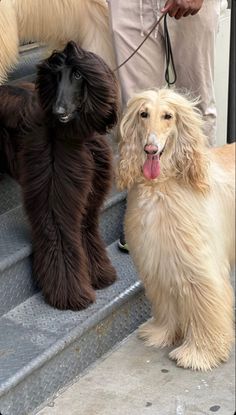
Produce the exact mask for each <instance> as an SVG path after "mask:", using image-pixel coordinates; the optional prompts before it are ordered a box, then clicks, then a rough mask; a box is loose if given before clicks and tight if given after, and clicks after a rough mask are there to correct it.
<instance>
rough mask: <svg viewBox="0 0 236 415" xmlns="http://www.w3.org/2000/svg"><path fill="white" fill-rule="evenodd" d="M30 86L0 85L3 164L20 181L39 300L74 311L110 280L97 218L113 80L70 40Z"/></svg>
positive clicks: (108, 164) (108, 173)
mask: <svg viewBox="0 0 236 415" xmlns="http://www.w3.org/2000/svg"><path fill="white" fill-rule="evenodd" d="M30 89H32V88H30V87H27V88H24V89H21V88H17V87H14V86H12V87H11V86H4V87H1V88H0V98H1V109H0V125H1V129H0V143H2V152H3V155H4V157H5V159H6V163H5V166H3V167H5V168H6V169H8V171H9V172H10V173H11V174H12V175H13V176H14V177H16V178H18V180H19V182H20V184H21V186H22V193H23V201H24V207H25V210H26V213H27V215H28V218H29V222H30V225H31V229H32V240H33V274H34V276H35V278H36V279H37V281H38V284H39V287H40V288H41V289H42V292H43V295H44V297H45V299H46V301H47V302H48V303H49V304H51V305H52V306H54V307H57V308H59V309H72V310H79V309H82V308H85V307H87V306H88V305H89V304H90V303H91V302H93V301H94V300H95V291H94V288H95V289H96V288H97V289H99V288H103V287H106V286H108V285H110V284H111V283H113V282H114V281H115V279H116V272H115V270H114V268H113V266H112V265H111V263H110V260H109V259H108V256H107V254H106V250H105V245H104V242H103V241H102V240H101V237H100V234H99V229H98V219H99V213H100V210H101V206H102V205H103V203H104V200H105V197H106V195H107V193H108V191H109V189H110V186H111V181H112V156H111V150H110V146H109V144H108V143H107V140H106V137H105V134H106V132H107V130H108V129H109V128H111V127H112V126H113V125H115V124H116V122H117V109H118V88H117V82H116V79H115V76H114V74H113V72H112V71H111V70H110V69H109V67H108V66H107V65H106V64H105V62H104V61H103V60H102V59H101V58H100V57H98V56H97V55H95V54H93V53H92V52H87V51H85V50H82V49H81V48H78V47H77V46H76V44H75V43H74V42H69V43H68V44H67V46H66V47H65V49H64V50H63V51H62V52H54V53H53V54H52V55H51V56H50V57H49V58H48V59H47V60H45V61H43V62H42V63H41V64H39V66H38V73H37V79H36V92H33V91H32V90H30ZM19 127H20V129H21V133H19V132H18V131H19Z"/></svg>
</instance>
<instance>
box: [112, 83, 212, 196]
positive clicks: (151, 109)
mask: <svg viewBox="0 0 236 415" xmlns="http://www.w3.org/2000/svg"><path fill="white" fill-rule="evenodd" d="M197 102H198V101H197V100H195V101H193V100H189V99H187V98H186V97H184V96H182V95H180V94H178V93H177V92H175V91H173V90H170V89H165V88H164V89H160V90H148V91H144V92H142V93H139V94H137V95H135V96H134V97H133V98H131V99H130V101H129V102H128V105H127V109H126V111H125V114H124V116H123V118H122V120H121V125H120V133H121V142H120V162H119V166H118V185H119V187H120V188H129V187H130V186H132V184H133V183H135V182H136V181H138V180H140V179H142V180H153V181H155V180H158V179H159V178H160V177H163V176H165V177H166V176H170V175H171V176H178V177H182V178H184V179H185V180H187V181H188V182H190V183H191V184H192V185H194V186H195V187H198V188H199V189H200V187H202V186H203V187H204V182H205V180H204V179H205V168H206V166H205V163H204V151H203V150H204V148H205V146H206V144H205V143H206V140H205V136H204V135H203V133H202V124H203V122H202V118H201V116H200V113H199V110H198V109H197V107H196V104H197ZM202 190H203V188H202Z"/></svg>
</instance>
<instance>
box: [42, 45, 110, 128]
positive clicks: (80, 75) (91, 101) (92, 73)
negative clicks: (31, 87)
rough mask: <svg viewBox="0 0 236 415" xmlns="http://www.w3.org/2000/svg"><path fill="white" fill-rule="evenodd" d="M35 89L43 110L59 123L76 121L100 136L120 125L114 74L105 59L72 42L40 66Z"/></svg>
mask: <svg viewBox="0 0 236 415" xmlns="http://www.w3.org/2000/svg"><path fill="white" fill-rule="evenodd" d="M36 88H37V90H38V94H39V100H40V103H41V106H42V108H43V109H44V111H45V112H47V113H49V114H50V116H53V117H55V118H56V120H57V121H58V122H61V123H69V122H72V121H73V120H76V121H77V122H79V123H80V124H81V125H82V124H83V125H84V126H86V128H87V129H88V130H95V131H97V132H99V133H105V132H106V131H107V130H108V129H109V128H111V127H113V125H115V124H116V122H117V114H118V85H117V81H116V78H115V75H114V73H113V72H112V70H111V69H110V68H109V67H108V66H107V65H106V63H105V62H104V61H103V60H102V58H100V57H99V56H97V55H96V54H94V53H92V52H88V51H85V50H83V49H81V48H79V47H78V46H77V45H76V44H75V43H74V42H72V41H71V42H69V43H68V44H67V46H66V47H65V49H64V50H63V51H61V52H54V53H53V54H52V55H51V56H50V57H49V58H48V59H46V60H45V61H43V62H42V63H41V64H39V65H38V75H37V80H36Z"/></svg>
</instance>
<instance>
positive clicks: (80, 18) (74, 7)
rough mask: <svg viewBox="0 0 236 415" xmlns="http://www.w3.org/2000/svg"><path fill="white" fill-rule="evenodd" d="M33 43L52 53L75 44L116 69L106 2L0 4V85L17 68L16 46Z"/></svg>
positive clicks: (17, 0) (27, 0) (40, 0)
mask: <svg viewBox="0 0 236 415" xmlns="http://www.w3.org/2000/svg"><path fill="white" fill-rule="evenodd" d="M32 39H33V40H35V41H36V42H41V43H43V44H44V45H47V46H48V47H49V50H51V51H52V50H53V49H62V48H63V47H65V45H66V44H67V42H68V41H69V40H74V41H75V42H76V43H77V44H78V45H80V46H81V47H82V48H84V49H86V50H90V51H91V52H95V53H97V54H98V55H99V56H101V57H102V58H103V59H104V60H105V62H106V63H107V64H108V65H109V66H110V67H112V68H114V66H115V59H114V52H113V47H112V37H111V34H110V27H109V13H108V6H107V2H106V0H89V1H85V0H66V1H65V0H63V1H62V0H50V1H45V0H14V1H12V0H6V1H0V45H1V47H0V84H2V83H3V81H5V80H6V79H7V75H8V73H9V71H10V70H12V69H13V68H14V67H15V65H16V64H17V61H18V48H19V45H20V44H23V43H25V42H29V41H31V40H32Z"/></svg>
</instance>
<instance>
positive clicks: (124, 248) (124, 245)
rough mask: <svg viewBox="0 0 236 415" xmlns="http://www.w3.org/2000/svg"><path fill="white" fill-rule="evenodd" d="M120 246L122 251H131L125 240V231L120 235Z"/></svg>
mask: <svg viewBox="0 0 236 415" xmlns="http://www.w3.org/2000/svg"><path fill="white" fill-rule="evenodd" d="M118 248H119V249H120V251H122V252H125V253H126V254H128V253H129V248H128V244H127V243H126V241H125V236H124V233H122V235H121V236H120V239H119V241H118Z"/></svg>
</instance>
